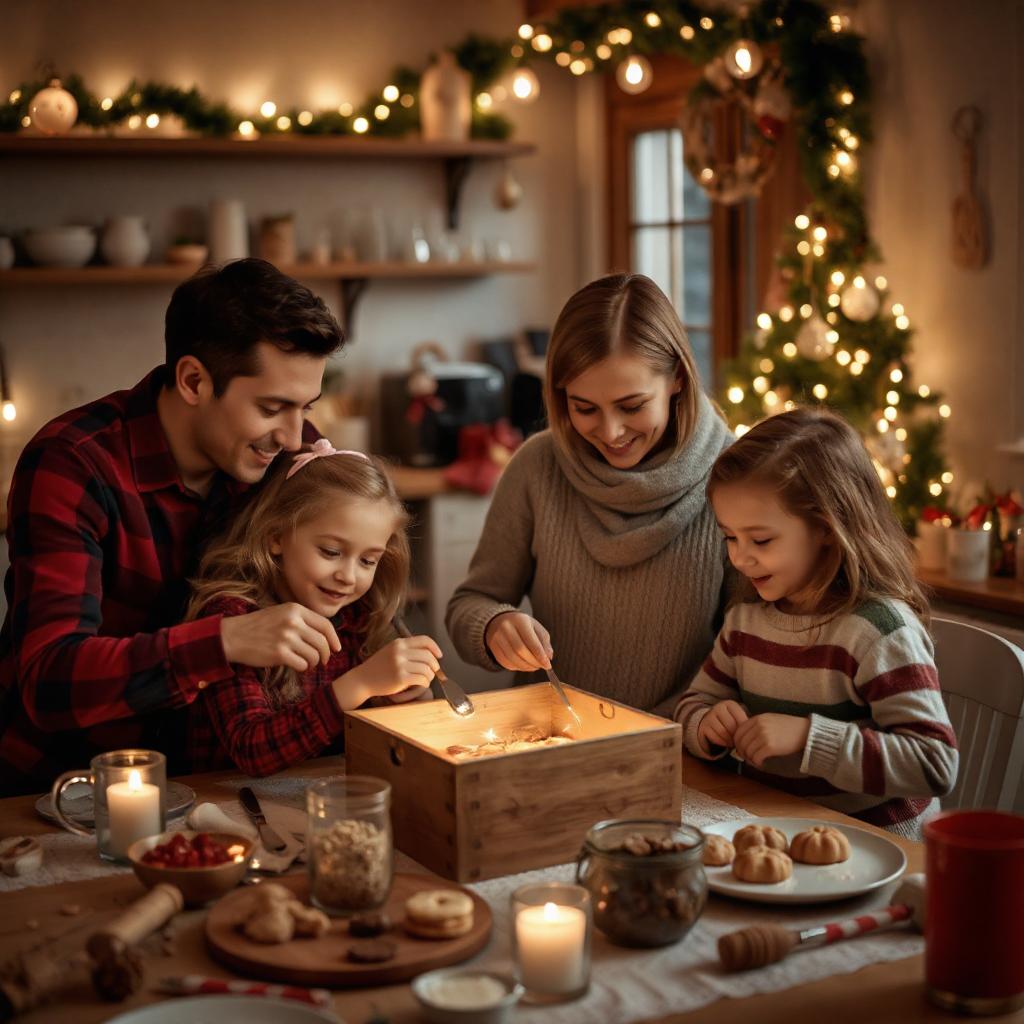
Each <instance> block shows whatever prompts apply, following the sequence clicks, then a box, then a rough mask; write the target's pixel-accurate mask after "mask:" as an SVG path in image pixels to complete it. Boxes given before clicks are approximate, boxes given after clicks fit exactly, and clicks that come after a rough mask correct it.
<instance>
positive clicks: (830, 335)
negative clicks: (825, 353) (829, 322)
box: [825, 330, 839, 345]
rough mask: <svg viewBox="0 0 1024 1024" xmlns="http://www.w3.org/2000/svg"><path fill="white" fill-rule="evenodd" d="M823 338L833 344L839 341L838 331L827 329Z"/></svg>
mask: <svg viewBox="0 0 1024 1024" xmlns="http://www.w3.org/2000/svg"><path fill="white" fill-rule="evenodd" d="M825 340H826V341H827V342H828V343H829V344H830V345H834V344H835V343H836V342H837V341H839V332H838V331H837V330H829V331H826V332H825Z"/></svg>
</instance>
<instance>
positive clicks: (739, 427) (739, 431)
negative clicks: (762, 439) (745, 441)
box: [733, 423, 750, 437]
mask: <svg viewBox="0 0 1024 1024" xmlns="http://www.w3.org/2000/svg"><path fill="white" fill-rule="evenodd" d="M749 429H750V427H748V426H747V425H746V423H737V424H736V429H735V430H733V433H734V434H735V435H736V436H737V437H742V436H743V435H744V434H745V433H746V432H747V431H748V430H749Z"/></svg>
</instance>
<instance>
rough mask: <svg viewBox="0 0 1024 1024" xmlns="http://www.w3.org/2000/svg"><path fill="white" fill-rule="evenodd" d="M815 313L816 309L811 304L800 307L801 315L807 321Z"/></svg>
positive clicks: (807, 303)
mask: <svg viewBox="0 0 1024 1024" xmlns="http://www.w3.org/2000/svg"><path fill="white" fill-rule="evenodd" d="M813 312H814V307H813V306H812V305H811V304H810V303H809V302H805V303H804V304H803V305H802V306H801V307H800V315H801V316H802V317H803V318H804V319H805V320H806V319H807V318H808V317H809V316H810V315H811V314H812V313H813Z"/></svg>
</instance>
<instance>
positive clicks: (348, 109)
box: [338, 103, 352, 117]
mask: <svg viewBox="0 0 1024 1024" xmlns="http://www.w3.org/2000/svg"><path fill="white" fill-rule="evenodd" d="M338 113H339V114H341V116H342V117H351V116H352V104H351V103H342V104H341V106H340V107H338Z"/></svg>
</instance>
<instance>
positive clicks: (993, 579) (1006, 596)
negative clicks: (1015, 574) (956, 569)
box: [917, 569, 1024, 618]
mask: <svg viewBox="0 0 1024 1024" xmlns="http://www.w3.org/2000/svg"><path fill="white" fill-rule="evenodd" d="M917 578H918V579H919V580H920V581H921V582H922V583H924V584H925V585H926V586H928V587H930V588H931V589H932V590H933V591H934V592H935V595H936V597H939V598H941V599H942V600H943V601H949V602H950V603H952V604H965V605H971V606H973V607H975V608H985V609H988V610H989V611H993V612H1002V613H1003V614H1006V615H1017V616H1020V617H1022V618H1024V580H1012V579H1007V578H1004V577H998V576H990V577H989V578H988V579H987V580H983V581H982V582H981V583H965V582H963V581H962V580H951V579H950V578H949V577H948V576H947V575H946V574H945V573H944V572H940V571H938V570H934V569H918V570H917Z"/></svg>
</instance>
